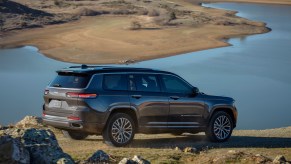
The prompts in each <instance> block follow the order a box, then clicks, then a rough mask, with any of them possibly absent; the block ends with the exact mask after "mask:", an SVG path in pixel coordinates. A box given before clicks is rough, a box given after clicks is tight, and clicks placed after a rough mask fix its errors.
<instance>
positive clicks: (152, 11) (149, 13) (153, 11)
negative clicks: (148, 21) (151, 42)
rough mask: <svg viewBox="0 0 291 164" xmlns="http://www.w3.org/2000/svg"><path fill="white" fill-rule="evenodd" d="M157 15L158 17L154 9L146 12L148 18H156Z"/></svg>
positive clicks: (158, 13)
mask: <svg viewBox="0 0 291 164" xmlns="http://www.w3.org/2000/svg"><path fill="white" fill-rule="evenodd" d="M159 15H160V12H159V11H158V10H156V9H152V10H149V12H148V16H150V17H156V16H159Z"/></svg>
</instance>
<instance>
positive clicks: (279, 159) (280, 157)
mask: <svg viewBox="0 0 291 164" xmlns="http://www.w3.org/2000/svg"><path fill="white" fill-rule="evenodd" d="M286 162H287V160H286V158H285V157H284V156H283V155H277V156H276V158H275V159H274V160H273V163H286Z"/></svg>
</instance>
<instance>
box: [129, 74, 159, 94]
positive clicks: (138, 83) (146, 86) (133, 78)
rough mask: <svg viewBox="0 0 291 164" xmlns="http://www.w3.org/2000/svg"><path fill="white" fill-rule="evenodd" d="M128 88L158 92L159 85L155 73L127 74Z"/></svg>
mask: <svg viewBox="0 0 291 164" xmlns="http://www.w3.org/2000/svg"><path fill="white" fill-rule="evenodd" d="M129 88H130V90H133V91H144V92H160V91H161V89H160V85H159V82H158V78H157V76H156V75H150V74H134V75H129Z"/></svg>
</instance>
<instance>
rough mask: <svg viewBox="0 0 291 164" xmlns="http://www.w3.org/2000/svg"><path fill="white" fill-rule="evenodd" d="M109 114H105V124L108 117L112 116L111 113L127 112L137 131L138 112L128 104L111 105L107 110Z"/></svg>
mask: <svg viewBox="0 0 291 164" xmlns="http://www.w3.org/2000/svg"><path fill="white" fill-rule="evenodd" d="M109 112H110V113H109V114H108V116H107V120H106V125H107V124H108V122H109V119H110V118H111V117H112V115H114V114H115V113H125V114H128V115H129V116H130V117H131V118H132V119H133V121H134V124H135V128H136V132H137V131H138V125H139V124H138V114H137V112H136V110H135V109H134V108H132V107H129V106H118V107H113V108H111V109H110V110H109Z"/></svg>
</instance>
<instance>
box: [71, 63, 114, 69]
mask: <svg viewBox="0 0 291 164" xmlns="http://www.w3.org/2000/svg"><path fill="white" fill-rule="evenodd" d="M96 67H111V66H104V65H86V64H82V65H76V66H70V67H69V68H81V69H86V68H96Z"/></svg>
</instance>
